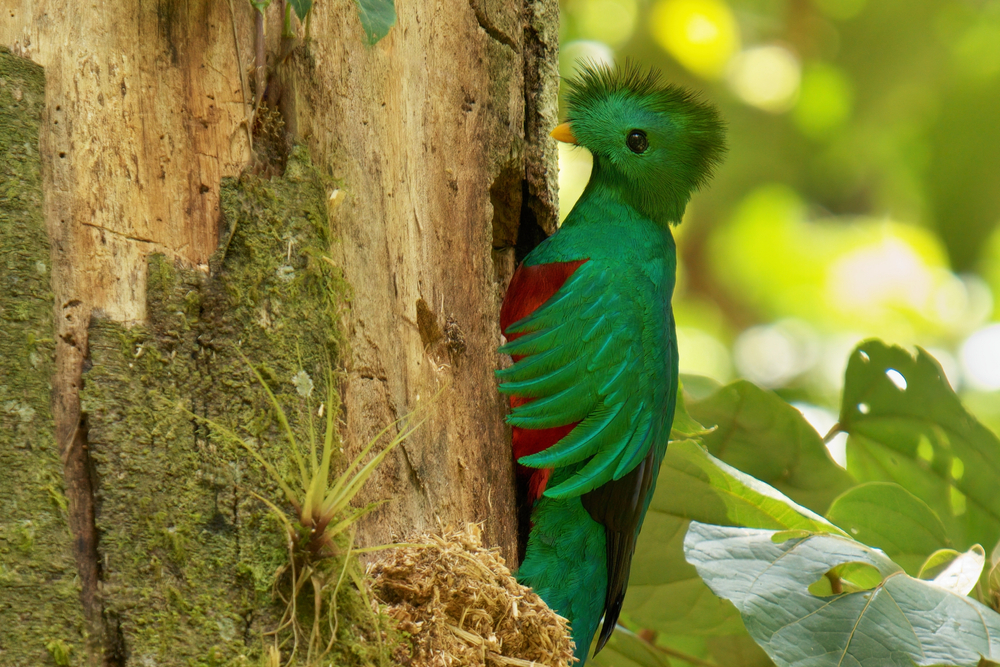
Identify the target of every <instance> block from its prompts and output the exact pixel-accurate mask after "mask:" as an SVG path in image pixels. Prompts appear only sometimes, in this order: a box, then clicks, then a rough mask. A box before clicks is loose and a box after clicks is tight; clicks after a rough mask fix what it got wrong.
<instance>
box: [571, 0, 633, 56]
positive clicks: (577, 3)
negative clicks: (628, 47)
mask: <svg viewBox="0 0 1000 667" xmlns="http://www.w3.org/2000/svg"><path fill="white" fill-rule="evenodd" d="M566 12H567V13H568V14H569V15H570V16H571V17H572V18H573V19H574V20H575V22H576V30H577V34H578V35H579V36H580V37H582V38H584V39H589V40H597V41H600V42H603V43H605V44H608V45H609V46H619V45H621V44H623V43H624V42H625V41H627V40H628V38H629V37H631V36H632V33H633V32H634V31H635V24H636V20H637V19H638V18H639V7H638V5H637V3H636V0H570V2H568V3H567V4H566Z"/></svg>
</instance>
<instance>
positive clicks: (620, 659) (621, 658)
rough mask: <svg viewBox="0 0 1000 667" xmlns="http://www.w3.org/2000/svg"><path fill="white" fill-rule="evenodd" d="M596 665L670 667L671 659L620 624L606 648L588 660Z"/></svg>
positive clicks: (611, 666)
mask: <svg viewBox="0 0 1000 667" xmlns="http://www.w3.org/2000/svg"><path fill="white" fill-rule="evenodd" d="M587 662H588V664H590V665H594V667H670V660H668V659H667V656H665V655H664V654H663V653H661V652H659V651H657V650H656V649H655V648H653V647H651V646H650V645H649V644H648V643H646V642H644V641H643V640H642V639H640V638H639V637H637V636H636V635H634V634H633V633H631V632H629V631H628V630H626V629H625V628H623V627H621V626H618V627H616V628H615V631H614V633H612V635H611V639H609V640H608V643H607V644H606V645H605V646H604V649H603V650H602V651H601V652H600V653H598V654H597V655H595V656H594V657H593V658H591V659H590V660H588V661H587Z"/></svg>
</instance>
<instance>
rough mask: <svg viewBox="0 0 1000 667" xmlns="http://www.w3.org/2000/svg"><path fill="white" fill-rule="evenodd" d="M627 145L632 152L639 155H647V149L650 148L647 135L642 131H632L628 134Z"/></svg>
mask: <svg viewBox="0 0 1000 667" xmlns="http://www.w3.org/2000/svg"><path fill="white" fill-rule="evenodd" d="M625 145H626V146H628V148H629V150H630V151H632V152H633V153H635V154H637V155H638V154H640V153H645V152H646V149H647V148H649V140H648V139H646V133H645V132H643V131H642V130H632V131H631V132H629V133H628V139H626V140H625Z"/></svg>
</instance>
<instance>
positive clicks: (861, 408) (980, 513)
mask: <svg viewBox="0 0 1000 667" xmlns="http://www.w3.org/2000/svg"><path fill="white" fill-rule="evenodd" d="M840 426H841V428H842V430H844V431H846V432H847V433H848V434H849V438H848V441H847V468H848V470H850V471H851V473H852V474H853V475H854V476H855V477H856V478H857V479H858V480H860V481H885V482H896V483H897V484H899V485H901V486H903V487H904V488H905V489H907V490H908V491H910V492H911V493H913V494H914V495H916V496H917V497H919V498H921V499H922V500H924V501H925V502H926V503H927V504H928V505H929V506H930V507H931V509H933V510H934V511H935V512H936V513H937V515H938V516H939V517H940V518H941V520H942V521H943V523H944V525H945V526H946V527H947V530H948V537H949V538H950V539H951V541H952V543H953V545H954V546H955V547H956V548H958V549H967V548H968V547H969V546H971V545H972V544H975V543H979V544H982V545H985V546H990V545H993V544H995V543H996V542H997V539H998V538H1000V493H998V492H997V489H998V480H1000V440H998V439H997V436H996V435H994V434H993V433H991V432H990V431H989V430H988V429H987V428H985V427H984V426H983V425H982V424H980V423H979V422H978V421H976V420H975V418H973V417H972V415H970V414H969V413H968V412H966V410H965V409H964V408H963V407H962V404H961V403H960V402H959V400H958V396H956V395H955V392H954V391H952V389H951V387H950V386H949V385H948V382H947V380H946V379H945V378H944V374H943V373H942V371H941V367H940V366H939V365H938V363H937V362H936V361H935V360H934V359H933V358H932V357H931V356H930V355H928V354H927V353H926V352H924V351H923V350H919V349H918V351H917V355H916V357H913V356H912V355H911V354H910V353H909V352H907V351H906V350H903V349H902V348H899V347H890V346H888V345H886V344H885V343H882V342H881V341H877V340H868V341H865V342H863V343H862V344H861V345H860V346H858V348H857V349H856V350H855V351H854V353H853V354H851V358H850V361H849V362H848V365H847V375H846V379H845V384H844V399H843V406H842V408H841V413H840Z"/></svg>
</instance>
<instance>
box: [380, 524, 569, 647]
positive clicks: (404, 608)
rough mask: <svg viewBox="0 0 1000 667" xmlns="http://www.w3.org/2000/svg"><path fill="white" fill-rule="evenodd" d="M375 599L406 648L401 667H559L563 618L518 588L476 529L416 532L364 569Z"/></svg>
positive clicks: (565, 633) (565, 641) (565, 642)
mask: <svg viewBox="0 0 1000 667" xmlns="http://www.w3.org/2000/svg"><path fill="white" fill-rule="evenodd" d="M369 572H370V574H371V576H372V580H373V586H372V588H373V590H374V592H375V595H376V596H377V597H378V598H379V599H380V600H381V601H382V602H383V603H385V604H386V605H388V608H387V609H386V612H387V613H388V614H389V615H390V616H391V617H393V618H394V619H395V620H396V621H397V622H398V627H399V629H400V630H402V631H403V632H405V633H407V634H408V635H410V641H411V642H412V646H411V647H408V648H410V650H409V651H408V650H407V649H406V648H404V649H401V650H400V654H397V655H396V656H395V659H396V661H397V662H399V664H401V665H405V666H406V667H478V666H479V665H482V666H484V667H487V666H488V667H530V666H534V667H543V666H544V667H565V666H566V665H569V664H571V663H572V662H575V658H574V657H573V640H572V639H571V638H570V634H569V623H568V621H567V620H566V619H565V618H563V617H562V616H559V615H558V614H556V613H555V612H554V611H552V610H551V609H549V607H548V606H547V605H546V604H545V602H543V601H542V599H541V598H540V597H538V595H536V594H535V593H534V591H532V590H531V589H530V588H527V587H525V586H522V585H521V584H519V583H517V580H515V579H514V577H513V576H512V575H511V573H510V570H508V569H507V566H506V565H505V563H504V560H503V558H501V557H500V554H499V553H498V552H497V550H496V549H485V548H483V546H482V539H481V530H480V528H479V526H478V525H476V524H469V525H468V526H466V527H465V530H462V531H458V532H445V533H444V534H443V535H423V536H421V537H420V538H419V539H417V540H416V541H414V542H413V543H411V544H408V545H406V546H402V547H400V548H397V549H394V550H392V551H390V552H387V553H386V555H385V556H384V557H383V558H382V559H381V560H378V561H376V562H374V563H372V564H371V565H370V566H369Z"/></svg>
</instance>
